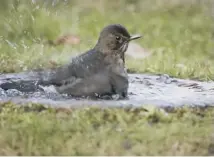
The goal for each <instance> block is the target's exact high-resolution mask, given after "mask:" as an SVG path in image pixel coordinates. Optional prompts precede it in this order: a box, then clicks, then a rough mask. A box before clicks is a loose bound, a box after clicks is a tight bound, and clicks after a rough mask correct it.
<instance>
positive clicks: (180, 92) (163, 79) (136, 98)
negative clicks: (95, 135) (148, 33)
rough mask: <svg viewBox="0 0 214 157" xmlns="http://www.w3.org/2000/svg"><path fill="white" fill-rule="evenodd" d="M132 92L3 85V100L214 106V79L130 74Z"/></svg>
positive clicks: (21, 76)
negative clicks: (78, 93) (80, 94)
mask: <svg viewBox="0 0 214 157" xmlns="http://www.w3.org/2000/svg"><path fill="white" fill-rule="evenodd" d="M35 76H36V75H35V73H34V72H32V73H18V74H1V75H0V85H1V84H4V83H7V82H10V81H19V80H29V81H31V80H32V81H33V80H35V78H36V77H35ZM129 82H130V87H129V96H128V99H126V100H92V99H74V98H72V97H69V96H66V95H60V94H58V93H55V92H54V91H52V90H51V89H52V87H45V89H46V90H45V92H44V91H43V92H42V91H37V92H33V93H22V92H20V91H18V90H16V89H9V90H7V91H5V90H3V89H1V88H0V102H7V101H11V102H14V103H16V104H25V103H26V102H32V103H40V104H44V105H47V106H50V107H66V108H67V107H68V108H70V107H82V106H101V107H130V106H131V107H140V106H142V105H144V104H147V105H149V104H152V105H156V106H159V107H179V106H183V105H188V106H200V107H204V106H212V105H213V106H214V82H200V81H193V80H183V79H177V78H171V77H169V76H168V75H150V74H129Z"/></svg>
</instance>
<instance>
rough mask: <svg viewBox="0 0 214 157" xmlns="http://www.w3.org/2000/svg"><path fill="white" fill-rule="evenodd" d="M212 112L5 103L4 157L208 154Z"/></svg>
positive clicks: (0, 134) (0, 129)
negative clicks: (72, 107) (78, 107)
mask: <svg viewBox="0 0 214 157" xmlns="http://www.w3.org/2000/svg"><path fill="white" fill-rule="evenodd" d="M213 113H214V110H213V109H204V110H200V109H185V108H183V109H177V110H176V111H173V112H171V113H167V112H165V111H164V110H160V109H159V110H158V109H154V108H151V107H149V108H148V111H145V109H143V108H142V109H131V110H130V109H102V110H101V109H99V108H85V109H71V110H65V109H57V110H54V109H48V108H44V107H41V106H38V107H33V109H32V107H27V106H26V107H17V106H14V105H11V104H2V105H1V113H0V122H1V123H0V124H1V125H0V154H1V155H209V154H211V153H212V152H211V151H213V147H212V146H213V144H214V143H212V142H213V138H214V137H212V135H213V120H214V119H213Z"/></svg>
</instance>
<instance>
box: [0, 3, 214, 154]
mask: <svg viewBox="0 0 214 157" xmlns="http://www.w3.org/2000/svg"><path fill="white" fill-rule="evenodd" d="M37 1H38V2H35V3H32V1H30V0H1V6H0V73H9V72H20V71H29V70H32V69H38V68H39V69H41V68H51V67H53V66H55V65H53V64H52V63H53V62H54V63H56V64H57V65H60V64H63V63H66V62H67V61H68V60H69V59H70V57H71V56H72V54H76V53H81V52H84V51H86V50H88V49H89V48H92V47H93V46H94V45H95V44H96V40H97V38H98V36H99V32H100V31H101V29H102V28H103V27H104V26H106V25H108V24H112V23H120V24H122V25H124V26H125V27H126V28H127V29H128V30H129V32H130V33H131V34H136V33H138V34H143V36H144V38H143V39H140V40H138V41H136V42H137V43H138V44H140V45H141V46H142V47H144V48H146V49H148V50H149V51H151V52H153V53H152V55H151V56H149V57H147V58H145V59H143V60H139V59H138V60H134V59H131V58H127V61H126V64H127V65H126V66H127V67H128V68H129V69H132V70H134V71H136V72H138V73H144V72H148V73H166V74H169V75H171V76H175V77H179V78H190V79H199V80H213V79H214V52H213V50H214V44H213V40H214V36H213V33H214V29H213V28H214V20H213V18H214V17H213V15H214V3H213V1H212V0H173V1H172V0H118V1H113V0H112V1H107V0H101V1H98V0H93V1H92V0H81V1H77V0H68V1H66V0H56V1H55V3H52V1H51V0H46V1H43V0H37ZM67 33H73V34H76V35H78V36H79V37H80V39H81V42H80V44H78V45H64V46H63V45H59V46H50V45H48V44H47V41H48V40H54V39H56V38H57V37H59V36H61V35H64V34H67ZM27 105H30V107H18V106H16V105H13V104H10V103H8V104H1V112H0V124H1V125H0V154H1V155H211V154H214V135H213V120H214V119H213V113H214V110H213V109H212V108H206V109H191V108H181V109H176V110H173V111H164V110H159V109H155V108H153V107H152V104H151V106H147V108H148V111H145V110H144V109H143V108H142V109H132V110H126V109H105V110H103V109H97V108H84V109H71V110H68V109H50V108H44V107H42V106H37V105H36V104H27ZM35 105H36V106H35Z"/></svg>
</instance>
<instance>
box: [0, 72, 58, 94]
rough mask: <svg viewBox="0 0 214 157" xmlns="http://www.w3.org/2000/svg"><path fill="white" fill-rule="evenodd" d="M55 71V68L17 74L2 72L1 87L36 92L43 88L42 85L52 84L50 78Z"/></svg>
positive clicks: (0, 76) (0, 77)
mask: <svg viewBox="0 0 214 157" xmlns="http://www.w3.org/2000/svg"><path fill="white" fill-rule="evenodd" d="M54 72H55V71H54V70H43V71H31V72H23V73H15V74H1V75H0V88H2V89H4V90H8V89H16V90H19V91H21V92H35V91H37V90H42V88H41V87H40V85H43V86H47V85H50V84H51V81H50V80H51V77H52V75H53V74H54Z"/></svg>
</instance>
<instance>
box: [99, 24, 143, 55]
mask: <svg viewBox="0 0 214 157" xmlns="http://www.w3.org/2000/svg"><path fill="white" fill-rule="evenodd" d="M141 37H142V36H141V35H135V36H131V35H130V34H129V32H128V31H127V29H126V28H125V27H124V26H122V25H120V24H112V25H108V26H106V27H105V28H103V30H102V31H101V33H100V36H99V39H98V42H97V44H96V46H95V48H97V49H99V50H100V51H101V52H102V53H120V54H121V55H123V57H124V53H125V51H126V50H127V48H128V44H129V42H130V41H131V40H135V39H138V38H141Z"/></svg>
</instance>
